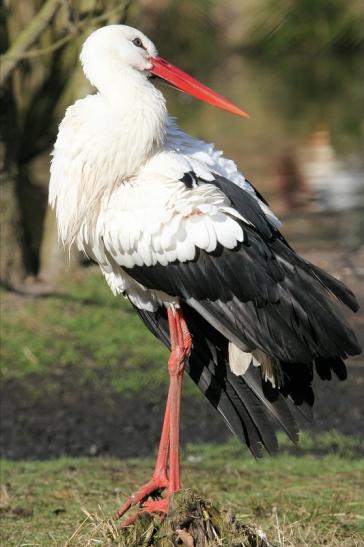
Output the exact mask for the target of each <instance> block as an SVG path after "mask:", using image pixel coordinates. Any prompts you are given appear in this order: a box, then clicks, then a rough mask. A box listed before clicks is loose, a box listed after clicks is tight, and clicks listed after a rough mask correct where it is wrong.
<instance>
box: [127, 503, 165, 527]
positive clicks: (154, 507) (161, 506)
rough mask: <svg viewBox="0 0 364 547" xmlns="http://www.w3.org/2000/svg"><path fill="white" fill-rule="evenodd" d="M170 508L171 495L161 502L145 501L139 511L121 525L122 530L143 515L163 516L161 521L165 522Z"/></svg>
mask: <svg viewBox="0 0 364 547" xmlns="http://www.w3.org/2000/svg"><path fill="white" fill-rule="evenodd" d="M168 508H169V495H168V496H167V497H166V498H163V499H160V500H149V501H145V502H144V503H143V505H142V506H141V507H140V509H139V510H138V511H136V512H135V513H133V514H132V515H130V517H128V518H127V519H125V520H124V522H123V523H122V524H121V527H122V528H127V527H128V526H131V525H132V524H135V522H136V521H137V520H138V518H139V517H140V516H141V515H142V514H143V513H156V514H160V515H161V520H162V521H163V520H164V519H165V517H166V515H167V513H168Z"/></svg>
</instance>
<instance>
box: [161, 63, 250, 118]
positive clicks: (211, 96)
mask: <svg viewBox="0 0 364 547" xmlns="http://www.w3.org/2000/svg"><path fill="white" fill-rule="evenodd" d="M151 61H152V64H153V66H152V68H151V70H150V72H151V73H152V74H153V75H154V76H158V77H159V78H162V79H163V80H165V81H166V82H168V83H170V84H171V85H173V86H174V87H176V88H177V89H178V90H179V91H184V92H185V93H188V95H192V97H196V99H200V100H201V101H205V102H206V103H209V104H212V105H214V106H217V107H218V108H221V109H222V110H227V111H228V112H231V113H232V114H237V115H238V116H243V117H245V118H249V114H247V113H246V112H244V111H243V110H241V109H240V108H238V107H237V106H235V105H234V104H233V103H231V102H230V101H228V100H227V99H225V98H224V97H222V96H221V95H219V94H218V93H215V91H212V89H210V88H209V87H207V86H205V85H203V84H201V83H200V82H199V81H198V80H195V78H192V76H189V75H188V74H187V73H186V72H183V70H180V69H179V68H177V67H175V66H174V65H171V63H169V62H168V61H165V60H164V59H162V58H161V57H153V58H152V59H151Z"/></svg>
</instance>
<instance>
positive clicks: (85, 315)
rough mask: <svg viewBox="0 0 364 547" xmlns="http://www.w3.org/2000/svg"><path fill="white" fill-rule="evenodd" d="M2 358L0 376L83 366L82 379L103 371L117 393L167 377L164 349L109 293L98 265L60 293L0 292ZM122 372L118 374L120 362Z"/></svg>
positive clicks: (43, 373)
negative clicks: (34, 296) (28, 295)
mask: <svg viewBox="0 0 364 547" xmlns="http://www.w3.org/2000/svg"><path fill="white" fill-rule="evenodd" d="M0 296H1V317H2V327H1V330H2V332H1V335H2V340H3V342H2V344H1V361H2V363H3V366H2V375H3V380H8V379H12V378H16V379H19V380H24V381H26V378H27V376H28V375H30V374H33V375H34V374H39V375H40V376H42V380H43V381H44V380H45V376H46V375H47V373H51V372H52V373H54V369H55V367H57V368H58V369H62V370H63V371H64V370H65V369H66V368H67V367H72V366H79V365H80V364H81V365H82V369H83V370H84V376H85V378H88V379H90V377H91V378H93V377H95V378H96V376H97V375H96V373H97V371H98V370H100V369H101V368H102V369H103V370H106V371H107V374H108V378H109V381H110V383H111V386H112V387H113V388H114V390H115V391H117V392H123V393H133V392H135V391H138V390H140V389H141V388H142V387H143V383H144V382H145V376H146V375H145V374H144V370H145V367H146V366H147V367H148V384H150V385H153V384H155V385H160V384H163V383H166V382H167V379H168V378H167V375H166V374H165V367H166V362H167V351H166V350H165V348H164V347H163V346H162V344H161V343H160V342H159V341H157V340H156V339H155V338H154V336H153V335H152V334H150V333H149V331H148V330H147V329H146V328H145V327H144V326H143V325H142V323H141V320H140V319H139V318H138V317H137V315H136V314H135V312H134V310H133V309H132V307H131V305H130V304H129V303H128V302H127V301H126V300H124V298H122V297H114V296H113V294H112V293H111V291H110V289H109V287H108V286H107V285H106V283H105V281H104V279H103V278H102V276H101V274H100V273H99V270H98V268H97V269H96V268H88V269H86V270H84V271H83V272H82V273H81V274H80V278H79V280H78V281H76V282H72V283H68V284H66V285H65V286H64V287H63V288H62V293H60V294H54V295H51V296H48V297H46V298H32V297H24V296H21V297H20V296H17V295H14V294H11V293H6V292H5V291H2V293H1V295H0ZM121 362H122V363H123V375H122V378H121V376H120V363H121Z"/></svg>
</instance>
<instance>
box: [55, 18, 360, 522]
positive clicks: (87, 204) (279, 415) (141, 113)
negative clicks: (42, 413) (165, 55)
mask: <svg viewBox="0 0 364 547" xmlns="http://www.w3.org/2000/svg"><path fill="white" fill-rule="evenodd" d="M81 61H82V63H83V66H84V70H85V74H86V76H87V77H88V78H89V80H90V81H91V83H93V84H94V85H95V86H96V87H97V88H98V93H97V94H95V95H89V96H87V97H86V98H84V99H82V100H80V101H77V102H76V103H75V104H74V105H73V106H71V107H69V109H68V110H67V112H66V115H65V118H64V120H63V121H62V123H61V125H60V129H59V134H58V138H57V142H56V144H55V148H54V153H53V161H52V167H51V181H50V203H51V205H52V206H53V207H55V209H56V213H57V219H58V226H59V232H60V237H61V239H62V240H63V242H64V243H66V244H69V245H71V244H72V243H76V244H77V246H78V248H79V249H80V250H82V251H84V252H85V253H86V254H87V255H88V256H89V257H90V258H92V259H93V260H95V261H96V262H97V263H98V264H99V265H100V268H101V270H102V272H103V274H104V276H105V278H106V281H107V282H108V284H109V285H110V287H111V289H112V290H113V292H114V293H115V294H122V295H124V296H126V297H127V298H128V299H129V300H130V302H131V303H132V304H133V306H134V307H135V309H136V311H137V313H138V314H139V315H140V317H141V318H142V320H143V321H144V323H145V324H146V325H147V326H148V327H149V329H150V330H151V331H152V332H153V333H154V334H155V335H156V336H157V337H159V338H160V340H161V341H162V342H163V343H165V344H166V345H167V346H168V347H170V348H171V358H170V360H169V373H170V389H169V395H168V399H167V405H166V414H165V420H164V425H163V430H162V436H161V443H160V449H159V453H158V458H157V464H156V469H155V473H154V475H153V478H152V480H151V481H150V482H149V483H147V484H146V485H144V486H143V487H142V488H141V489H140V491H139V492H137V493H136V494H135V495H134V497H132V498H130V499H129V500H128V501H127V502H126V504H125V505H124V506H123V507H122V508H121V509H120V511H119V513H118V515H119V516H121V515H122V514H124V512H125V511H126V510H127V509H128V508H129V507H130V506H131V505H133V504H141V507H142V510H148V511H152V510H153V511H159V512H164V511H166V510H167V506H168V496H167V497H166V498H164V499H163V500H157V501H148V500H147V498H148V496H149V495H150V494H152V493H153V492H154V491H156V490H159V489H162V488H168V493H169V494H171V493H173V492H174V491H176V490H177V489H178V488H179V487H180V478H179V452H178V450H179V448H178V447H179V436H178V435H179V434H178V431H179V407H180V397H181V387H182V374H183V370H184V368H185V367H186V368H187V370H188V372H189V374H190V376H191V377H192V379H193V380H194V382H195V383H196V384H197V385H198V386H199V387H200V389H201V390H202V391H203V392H204V393H205V395H206V396H207V398H208V399H209V401H210V402H211V403H212V404H213V406H214V407H215V408H217V410H218V411H219V412H220V413H221V415H222V417H223V418H224V420H225V421H226V423H227V425H228V427H229V428H230V429H231V430H232V431H233V432H234V433H235V435H236V436H237V437H238V438H239V439H240V440H241V441H243V442H246V444H247V445H248V446H249V448H250V450H251V451H252V452H253V454H254V455H256V456H259V455H260V453H261V449H262V447H265V448H266V449H267V450H268V451H269V452H274V451H275V450H276V448H277V442H276V438H275V434H274V430H273V428H272V424H271V421H270V419H271V418H274V419H275V420H276V421H277V422H278V424H280V426H281V427H283V429H285V431H286V432H287V433H288V435H289V436H290V437H291V438H292V440H296V438H297V427H296V424H295V420H294V415H293V412H292V409H293V407H294V406H297V408H298V409H300V410H301V412H302V413H303V414H304V415H306V416H308V415H309V414H310V408H311V406H312V404H313V398H314V397H313V392H312V387H311V381H312V377H313V373H314V370H316V371H317V373H318V374H319V376H320V377H321V378H323V379H329V378H331V373H332V371H333V372H334V373H335V374H336V375H337V376H338V377H339V378H340V379H344V378H345V376H346V369H345V365H344V362H343V360H344V359H345V358H346V357H347V356H348V355H354V354H356V353H358V352H359V351H360V348H359V346H358V343H357V341H356V338H355V335H354V334H353V332H352V331H351V329H350V327H349V325H348V324H347V323H346V321H345V320H344V319H343V318H342V315H341V310H340V308H339V305H338V300H340V301H341V302H343V303H344V304H345V305H347V306H348V307H350V308H351V309H352V310H353V311H356V310H357V303H356V300H355V297H354V295H353V294H352V293H351V292H350V290H349V289H347V288H346V287H345V286H344V285H343V284H342V283H341V282H339V281H337V280H336V279H334V278H333V277H331V276H330V275H329V274H327V273H325V272H323V271H322V270H320V269H319V268H317V267H316V266H314V265H312V264H310V263H308V262H307V261H305V260H304V259H302V258H301V257H299V256H298V255H297V254H296V253H295V252H294V251H293V250H292V249H291V247H290V246H289V245H288V244H287V242H286V241H285V240H284V238H283V237H282V235H281V234H280V232H279V221H278V220H277V218H276V217H275V215H274V214H273V213H272V211H271V210H270V209H269V207H268V205H267V204H266V202H265V201H264V200H263V198H262V197H261V196H260V195H259V194H258V193H257V192H256V190H255V189H254V188H253V186H252V185H251V184H250V183H249V182H248V181H247V180H246V179H245V178H244V176H243V175H242V174H241V173H240V172H239V171H238V169H237V167H236V165H235V163H234V162H233V161H231V160H228V159H226V158H224V156H223V155H222V153H221V152H219V151H218V150H216V149H215V147H214V146H213V145H210V144H206V143H204V142H202V141H200V140H197V139H195V138H192V137H191V136H189V135H187V134H186V133H184V132H183V131H182V130H181V129H179V128H178V127H177V125H176V124H175V122H174V121H173V119H172V118H170V117H169V116H168V114H167V111H166V107H165V101H164V98H163V95H162V94H161V92H160V91H158V90H157V89H156V88H155V87H154V85H153V82H152V81H151V79H150V76H151V75H155V76H159V77H161V78H164V79H166V80H168V81H169V82H171V83H172V84H173V85H175V86H176V87H177V88H178V89H180V90H183V91H186V92H188V93H190V94H192V95H194V96H196V97H197V98H200V99H202V100H205V101H207V102H210V103H212V104H215V105H216V106H219V107H220V108H224V109H225V110H229V111H230V112H233V113H235V114H239V115H244V114H245V113H244V112H243V111H241V110H240V109H238V108H237V107H235V106H234V105H232V104H231V103H229V101H227V100H225V99H223V98H222V97H220V96H218V95H217V94H214V93H213V92H212V91H211V90H208V89H207V88H205V87H204V86H202V84H199V83H198V82H196V81H195V80H193V79H192V78H190V77H189V76H187V75H186V74H185V73H183V72H182V71H179V70H178V69H176V68H175V67H173V66H172V65H170V64H168V63H166V61H163V60H162V59H160V58H159V57H157V52H156V50H155V47H154V45H153V44H152V43H151V42H150V40H148V38H146V37H145V36H144V35H143V34H142V33H140V32H139V31H137V30H135V29H132V28H130V27H125V26H118V25H114V26H110V27H105V28H103V29H100V30H98V31H96V32H95V33H93V34H92V35H91V37H89V38H88V40H87V41H86V43H85V45H84V47H83V50H82V54H81Z"/></svg>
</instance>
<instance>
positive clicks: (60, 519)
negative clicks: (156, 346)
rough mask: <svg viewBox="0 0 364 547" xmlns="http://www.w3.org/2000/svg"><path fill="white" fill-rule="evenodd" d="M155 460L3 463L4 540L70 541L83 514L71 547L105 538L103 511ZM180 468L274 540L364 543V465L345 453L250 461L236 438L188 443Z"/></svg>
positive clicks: (190, 483) (189, 481)
mask: <svg viewBox="0 0 364 547" xmlns="http://www.w3.org/2000/svg"><path fill="white" fill-rule="evenodd" d="M337 440H338V442H339V437H338V438H337ZM304 442H307V439H306V441H304ZM323 442H324V444H325V442H327V441H325V440H324V441H323ZM344 442H346V441H344ZM353 442H354V441H353ZM152 465H153V462H152V460H150V459H134V460H120V461H119V460H116V459H108V458H97V459H91V458H90V459H67V458H65V459H58V460H53V461H45V462H38V461H34V462H17V463H15V462H10V461H3V462H2V503H1V513H2V519H3V532H2V533H3V539H2V545H4V546H5V545H6V546H9V547H10V546H24V547H25V546H26V545H27V546H30V545H32V546H36V545H37V546H53V545H57V546H61V545H67V543H66V542H67V540H68V539H69V538H70V537H71V536H72V534H73V533H74V532H75V531H76V529H77V528H78V526H79V525H80V524H81V523H82V522H83V521H84V522H83V530H84V534H83V535H82V537H83V539H82V543H78V542H77V540H75V542H71V545H79V546H80V547H86V546H87V545H90V546H91V545H108V544H111V543H110V542H109V540H108V539H107V537H108V536H107V533H106V531H105V530H107V527H108V526H110V521H109V520H108V518H109V517H110V516H111V515H112V514H113V512H114V511H115V509H116V508H117V507H118V505H119V504H120V503H121V501H122V500H123V499H125V497H126V496H127V495H128V494H129V493H130V492H132V491H133V490H134V489H135V488H136V487H137V486H138V485H140V484H141V483H142V482H143V481H145V480H146V479H147V478H148V476H149V475H150V473H151V471H152ZM182 472H183V477H184V485H185V486H186V487H190V488H193V489H194V490H196V491H197V492H198V493H199V494H200V495H202V496H203V497H205V498H210V499H212V500H213V502H214V503H215V504H218V505H220V506H222V507H224V508H226V509H231V510H232V511H233V512H234V513H235V514H236V516H237V518H238V519H239V520H240V521H241V522H243V523H246V524H249V525H255V526H258V527H259V528H261V529H263V530H264V531H265V532H266V533H267V535H268V538H269V539H270V541H272V542H273V543H275V544H276V545H282V546H283V545H284V546H290V545H294V546H295V547H297V546H300V545H307V546H310V547H313V546H315V545H329V546H336V545H337V546H339V545H340V546H347V547H349V546H350V547H352V546H355V545H356V546H359V545H364V499H363V496H362V493H363V487H364V462H363V461H362V460H359V459H355V458H354V459H353V458H351V457H350V455H349V452H347V456H346V457H340V456H337V455H328V456H324V457H321V458H320V457H314V456H307V455H306V456H304V457H301V456H292V455H289V454H287V453H282V454H281V455H280V456H278V457H276V458H265V459H263V460H260V461H255V460H254V459H253V458H251V457H250V456H249V454H248V453H247V451H246V450H243V449H242V448H241V447H240V446H239V445H238V444H237V443H236V442H235V441H231V442H230V443H228V444H226V445H224V446H208V445H204V446H196V445H195V446H193V447H187V448H186V449H185V451H184V455H183V471H182ZM111 522H112V521H111ZM95 523H98V526H95ZM76 536H77V534H76Z"/></svg>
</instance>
